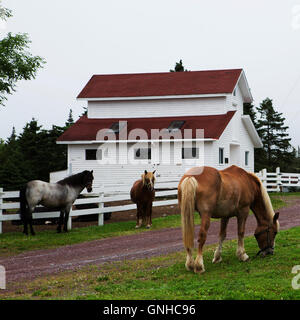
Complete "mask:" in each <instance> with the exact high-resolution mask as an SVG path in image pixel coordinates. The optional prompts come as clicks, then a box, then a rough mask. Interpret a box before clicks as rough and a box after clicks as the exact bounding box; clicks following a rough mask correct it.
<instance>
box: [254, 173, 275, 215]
mask: <svg viewBox="0 0 300 320" xmlns="http://www.w3.org/2000/svg"><path fill="white" fill-rule="evenodd" d="M248 174H249V175H250V176H251V177H252V178H253V180H254V181H255V182H256V183H257V184H258V185H259V187H260V190H261V195H262V198H263V202H264V204H265V207H266V212H267V214H268V215H269V218H270V219H272V220H273V217H274V214H275V212H274V210H273V206H272V203H271V200H270V197H269V194H268V191H267V189H266V188H265V186H264V185H263V183H262V182H261V180H260V179H259V177H258V176H257V175H256V174H255V173H252V172H248Z"/></svg>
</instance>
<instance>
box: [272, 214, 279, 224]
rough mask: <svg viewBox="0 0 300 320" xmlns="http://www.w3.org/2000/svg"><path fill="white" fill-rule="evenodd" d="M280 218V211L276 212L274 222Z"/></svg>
mask: <svg viewBox="0 0 300 320" xmlns="http://www.w3.org/2000/svg"><path fill="white" fill-rule="evenodd" d="M278 218H279V212H276V213H275V214H274V217H273V222H276V221H277V220H278Z"/></svg>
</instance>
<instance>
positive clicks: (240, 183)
mask: <svg viewBox="0 0 300 320" xmlns="http://www.w3.org/2000/svg"><path fill="white" fill-rule="evenodd" d="M178 201H179V206H180V208H181V219H182V232H183V242H184V247H185V249H186V251H187V259H186V264H185V266H186V268H187V269H188V270H194V272H198V273H202V272H204V263H203V246H204V243H205V240H206V236H207V232H208V228H209V225H210V219H211V218H219V219H221V228H220V234H219V237H220V240H219V245H218V247H217V249H216V251H215V254H214V258H213V263H218V262H221V260H222V258H221V252H222V243H223V241H224V239H225V237H226V228H227V224H228V220H229V219H230V218H231V217H237V225H238V248H237V251H236V254H237V257H238V259H239V260H241V261H246V260H248V259H249V257H248V255H247V254H246V251H245V248H244V234H245V225H246V219H247V217H248V214H249V211H250V209H251V210H252V211H253V213H254V216H255V218H256V220H257V227H256V230H255V237H256V240H257V243H258V246H259V248H260V250H259V253H258V254H261V255H262V256H265V255H267V254H273V252H274V246H275V236H276V234H277V232H278V230H279V223H278V217H279V213H278V212H277V213H274V211H273V207H272V204H271V201H270V198H269V195H268V193H267V190H266V188H265V187H264V186H263V184H262V183H261V181H260V180H259V179H258V177H257V176H256V175H255V174H253V173H249V172H247V171H245V170H243V169H242V168H239V167H237V166H231V167H229V168H227V169H225V170H221V171H219V170H217V169H215V168H211V167H195V168H191V169H190V170H188V171H187V172H186V173H185V175H184V176H183V177H182V178H181V180H180V182H179V185H178ZM195 211H198V212H199V213H200V215H201V226H200V231H199V238H198V254H197V258H196V260H195V261H194V259H193V257H192V248H193V245H194V212H195Z"/></svg>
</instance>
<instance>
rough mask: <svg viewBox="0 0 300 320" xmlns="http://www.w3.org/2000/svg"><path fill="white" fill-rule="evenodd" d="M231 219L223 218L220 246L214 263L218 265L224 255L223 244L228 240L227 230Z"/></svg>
mask: <svg viewBox="0 0 300 320" xmlns="http://www.w3.org/2000/svg"><path fill="white" fill-rule="evenodd" d="M228 221H229V218H221V228H220V233H219V245H218V246H217V248H216V251H215V254H214V258H213V261H212V262H213V263H218V262H221V261H222V257H221V253H222V244H223V241H224V240H225V238H226V228H227V224H228Z"/></svg>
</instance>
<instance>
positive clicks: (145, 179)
mask: <svg viewBox="0 0 300 320" xmlns="http://www.w3.org/2000/svg"><path fill="white" fill-rule="evenodd" d="M155 171H156V170H154V171H153V172H147V170H145V173H144V174H142V179H140V180H137V181H135V182H134V184H133V186H132V188H131V190H130V198H131V200H132V201H133V202H134V203H136V206H137V213H136V226H135V227H136V228H140V227H141V225H142V222H143V220H145V224H146V228H150V227H151V225H152V220H151V215H152V203H153V200H154V197H155V190H154V182H155V177H154V173H155Z"/></svg>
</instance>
